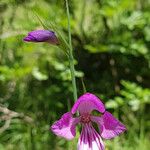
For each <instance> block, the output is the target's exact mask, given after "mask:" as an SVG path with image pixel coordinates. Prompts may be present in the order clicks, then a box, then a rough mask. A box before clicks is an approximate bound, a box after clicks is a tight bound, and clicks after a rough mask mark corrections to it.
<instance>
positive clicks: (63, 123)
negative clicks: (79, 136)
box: [51, 112, 79, 140]
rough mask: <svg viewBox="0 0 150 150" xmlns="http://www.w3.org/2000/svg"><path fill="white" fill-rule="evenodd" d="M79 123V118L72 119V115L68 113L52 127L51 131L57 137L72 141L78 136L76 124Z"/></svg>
mask: <svg viewBox="0 0 150 150" xmlns="http://www.w3.org/2000/svg"><path fill="white" fill-rule="evenodd" d="M78 122H79V118H72V114H71V113H70V112H67V113H65V114H64V115H63V116H62V117H61V119H60V120H58V121H57V122H55V123H54V124H53V125H52V126H51V130H52V132H53V133H54V134H56V135H57V136H60V137H64V138H66V139H67V140H71V139H73V138H74V136H75V135H76V124H77V123H78Z"/></svg>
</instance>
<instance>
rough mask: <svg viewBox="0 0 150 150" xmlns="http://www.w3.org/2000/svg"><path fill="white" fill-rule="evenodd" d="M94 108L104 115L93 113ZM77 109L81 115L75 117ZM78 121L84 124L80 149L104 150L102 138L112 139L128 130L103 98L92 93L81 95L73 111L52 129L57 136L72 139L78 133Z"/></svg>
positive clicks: (79, 144)
mask: <svg viewBox="0 0 150 150" xmlns="http://www.w3.org/2000/svg"><path fill="white" fill-rule="evenodd" d="M93 110H97V111H98V112H100V113H102V116H94V115H92V111H93ZM77 111H78V112H79V116H78V117H76V118H74V117H73V115H74V114H75V113H76V112H77ZM78 123H80V124H81V126H82V131H81V135H80V138H79V140H78V150H104V149H105V146H104V144H103V141H102V138H104V139H111V138H114V137H116V136H118V135H119V134H120V133H122V132H124V131H125V130H126V127H125V126H124V125H123V124H122V123H121V122H119V121H118V120H117V119H116V118H115V117H114V116H113V115H112V114H111V113H109V112H108V111H106V110H105V106H104V104H103V103H102V102H101V100H100V99H99V98H98V97H96V96H95V95H93V94H91V93H86V94H84V95H82V96H81V97H79V99H78V100H77V101H76V103H75V104H74V106H73V107H72V109H71V112H67V113H65V114H64V115H63V116H62V117H61V119H60V120H58V121H57V122H55V123H54V124H53V125H52V127H51V130H52V132H53V133H54V134H56V135H57V136H60V137H63V138H66V139H68V140H71V139H73V138H74V137H75V135H76V125H77V124H78ZM93 123H96V124H97V126H98V129H99V131H96V129H95V128H94V126H93Z"/></svg>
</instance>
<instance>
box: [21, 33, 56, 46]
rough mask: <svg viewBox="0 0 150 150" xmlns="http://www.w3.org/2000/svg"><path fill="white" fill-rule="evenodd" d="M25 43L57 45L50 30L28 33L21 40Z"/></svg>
mask: <svg viewBox="0 0 150 150" xmlns="http://www.w3.org/2000/svg"><path fill="white" fill-rule="evenodd" d="M23 40H24V41H26V42H48V43H50V44H54V45H57V44H59V41H58V38H57V37H56V35H55V33H54V32H53V31H50V30H35V31H31V32H29V33H28V35H27V36H26V37H25V38H24V39H23Z"/></svg>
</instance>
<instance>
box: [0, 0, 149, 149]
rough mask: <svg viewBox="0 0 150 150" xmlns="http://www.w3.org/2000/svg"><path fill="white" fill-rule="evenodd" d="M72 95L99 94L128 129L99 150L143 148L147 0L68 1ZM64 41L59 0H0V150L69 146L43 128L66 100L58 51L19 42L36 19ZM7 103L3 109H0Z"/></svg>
mask: <svg viewBox="0 0 150 150" xmlns="http://www.w3.org/2000/svg"><path fill="white" fill-rule="evenodd" d="M69 2H70V11H71V28H72V38H73V47H74V50H75V51H74V55H75V59H76V62H75V64H76V65H75V68H76V76H77V86H78V95H81V94H83V85H82V80H83V81H84V84H85V86H86V89H87V91H89V92H92V93H94V94H96V95H98V96H99V97H100V98H101V99H102V100H103V101H104V102H105V104H106V108H107V109H108V111H110V112H112V113H113V114H114V115H115V116H116V117H117V118H119V120H121V121H122V122H123V123H124V124H125V125H126V126H127V129H128V131H127V132H126V133H125V134H123V135H121V136H119V137H117V138H115V139H113V140H109V141H108V140H105V144H106V150H149V149H150V142H149V139H150V50H149V48H150V11H149V10H150V1H149V0H82V1H81V0H70V1H69ZM37 15H38V16H39V17H40V19H41V20H42V21H43V22H44V23H45V24H47V25H50V23H53V24H55V25H56V26H57V28H58V29H59V30H60V31H61V32H62V33H63V34H64V36H65V37H66V39H67V17H66V9H65V2H64V0H0V150H42V149H43V150H75V149H76V145H77V139H78V137H79V132H77V137H76V138H75V139H74V140H73V141H70V142H67V141H66V140H64V139H62V138H58V137H56V136H55V135H53V134H52V132H50V131H49V128H50V125H51V124H52V123H53V122H54V121H55V120H57V119H58V118H60V117H61V115H62V114H63V113H64V112H67V111H68V105H70V106H72V105H73V101H72V100H73V97H72V86H71V80H70V72H69V64H68V61H67V58H66V56H65V54H64V53H63V51H61V50H60V49H58V48H57V47H55V46H51V45H49V44H46V43H38V44H35V43H25V42H23V40H22V39H23V37H24V36H25V35H26V34H27V33H28V32H29V31H31V30H35V29H41V28H42V26H41V24H40V22H39V19H38V18H37ZM7 108H8V109H7Z"/></svg>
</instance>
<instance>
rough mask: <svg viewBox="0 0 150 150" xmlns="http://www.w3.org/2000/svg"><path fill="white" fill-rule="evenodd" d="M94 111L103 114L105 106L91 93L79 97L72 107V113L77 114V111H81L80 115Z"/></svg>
mask: <svg viewBox="0 0 150 150" xmlns="http://www.w3.org/2000/svg"><path fill="white" fill-rule="evenodd" d="M92 110H97V111H99V112H101V113H103V112H104V111H105V106H104V104H103V103H102V102H101V100H100V99H99V98H98V97H97V96H95V95H94V94H91V93H86V94H84V95H82V96H80V97H79V99H78V100H77V101H76V103H75V104H74V106H73V107H72V110H71V113H72V114H75V113H76V111H79V112H80V114H83V113H91V111H92Z"/></svg>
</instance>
